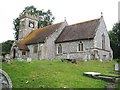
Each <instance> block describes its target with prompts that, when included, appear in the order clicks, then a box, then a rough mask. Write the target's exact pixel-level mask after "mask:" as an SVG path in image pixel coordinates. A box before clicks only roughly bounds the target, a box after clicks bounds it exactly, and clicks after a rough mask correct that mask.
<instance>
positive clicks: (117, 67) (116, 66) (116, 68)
mask: <svg viewBox="0 0 120 90" xmlns="http://www.w3.org/2000/svg"><path fill="white" fill-rule="evenodd" d="M118 71H119V64H118V63H116V64H115V72H118Z"/></svg>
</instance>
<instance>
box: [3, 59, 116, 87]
mask: <svg viewBox="0 0 120 90" xmlns="http://www.w3.org/2000/svg"><path fill="white" fill-rule="evenodd" d="M115 63H116V62H115V61H110V62H100V61H96V60H92V61H87V62H78V64H71V63H63V62H61V61H58V60H52V61H48V60H41V61H38V60H34V61H32V62H30V63H28V62H25V61H22V62H20V61H16V60H14V61H12V64H6V63H3V64H2V68H3V70H4V71H6V72H7V73H8V75H9V76H10V78H11V80H12V84H13V88H104V85H105V82H104V81H102V80H97V79H93V78H89V77H86V76H84V75H83V73H84V72H99V73H102V74H107V75H115V74H114V64H115Z"/></svg>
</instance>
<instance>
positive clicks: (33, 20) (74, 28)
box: [11, 13, 113, 60]
mask: <svg viewBox="0 0 120 90" xmlns="http://www.w3.org/2000/svg"><path fill="white" fill-rule="evenodd" d="M38 21H39V17H37V16H34V15H30V14H27V13H26V14H24V15H20V30H19V40H18V41H16V42H15V43H14V44H13V46H12V48H11V56H12V57H13V58H17V59H25V60H27V58H31V59H32V60H55V59H57V60H59V59H77V60H90V59H95V60H112V58H113V53H112V50H111V47H110V39H109V36H108V32H107V29H106V25H105V22H104V18H103V16H101V17H100V18H97V19H93V20H89V21H85V22H80V23H77V24H73V25H68V24H67V21H66V20H64V21H63V22H60V23H57V24H53V25H49V26H46V27H43V28H38Z"/></svg>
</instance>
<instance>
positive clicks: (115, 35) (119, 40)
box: [109, 22, 120, 59]
mask: <svg viewBox="0 0 120 90" xmlns="http://www.w3.org/2000/svg"><path fill="white" fill-rule="evenodd" d="M109 36H110V42H111V48H112V50H113V58H115V59H120V22H118V23H115V24H114V26H113V28H112V31H109Z"/></svg>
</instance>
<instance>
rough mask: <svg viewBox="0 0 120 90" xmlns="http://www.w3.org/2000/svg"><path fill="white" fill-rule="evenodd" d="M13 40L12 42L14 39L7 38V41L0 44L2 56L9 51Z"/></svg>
mask: <svg viewBox="0 0 120 90" xmlns="http://www.w3.org/2000/svg"><path fill="white" fill-rule="evenodd" d="M13 42H14V40H7V41H5V42H3V43H1V44H0V46H1V45H2V52H1V54H2V55H3V56H4V55H6V54H9V53H10V50H11V47H12V44H13Z"/></svg>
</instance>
